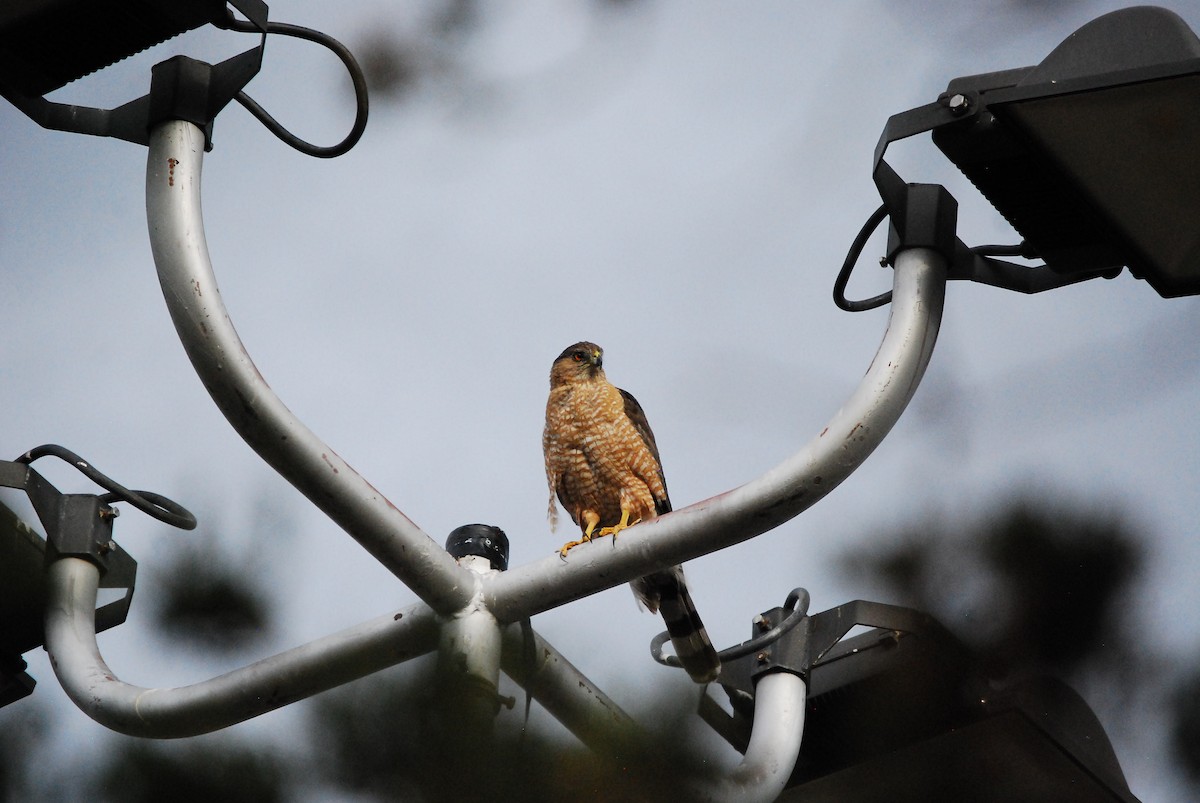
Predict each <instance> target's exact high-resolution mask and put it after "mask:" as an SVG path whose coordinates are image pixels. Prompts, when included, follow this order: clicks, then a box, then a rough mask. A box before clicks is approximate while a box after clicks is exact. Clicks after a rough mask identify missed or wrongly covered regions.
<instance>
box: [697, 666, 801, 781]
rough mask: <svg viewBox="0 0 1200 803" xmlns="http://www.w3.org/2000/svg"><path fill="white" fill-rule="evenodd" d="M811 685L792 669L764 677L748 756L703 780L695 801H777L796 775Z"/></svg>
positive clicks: (757, 695)
mask: <svg viewBox="0 0 1200 803" xmlns="http://www.w3.org/2000/svg"><path fill="white" fill-rule="evenodd" d="M807 701H808V687H807V685H806V684H805V682H804V679H803V678H802V677H800V676H799V675H796V674H792V673H791V672H772V673H771V674H769V675H764V676H763V677H762V678H761V679H760V680H759V681H758V684H757V685H756V686H755V687H754V725H753V729H752V730H751V731H750V744H749V746H748V747H747V748H746V755H745V756H744V757H743V758H742V762H741V763H740V764H738V765H737V766H736V767H734V768H733V770H732V771H731V772H730V773H729V774H728V775H726V776H724V777H722V778H718V779H716V780H714V781H709V782H707V783H702V784H701V785H699V787H700V788H698V789H696V790H694V792H693V794H692V795H690V796H689V799H695V800H703V801H726V800H736V801H738V803H744V802H745V803H754V801H762V802H763V803H768V801H772V800H775V799H776V798H778V797H779V795H780V793H781V792H783V787H784V785H785V784H787V782H788V778H790V777H791V776H792V770H793V769H795V767H796V759H797V758H799V756H800V741H801V739H802V738H803V736H804V711H805V706H806V705H807Z"/></svg>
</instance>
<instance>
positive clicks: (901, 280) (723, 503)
mask: <svg viewBox="0 0 1200 803" xmlns="http://www.w3.org/2000/svg"><path fill="white" fill-rule="evenodd" d="M895 264H896V267H895V276H894V279H893V290H892V307H891V319H890V320H889V322H888V328H887V332H886V333H885V334H884V338H883V342H882V343H881V344H880V346H879V351H878V353H877V354H876V355H875V359H874V360H873V361H872V363H871V367H870V368H869V369H868V370H867V373H866V376H864V377H863V379H862V382H861V383H860V384H859V386H858V388H857V390H855V392H854V394H853V395H852V396H851V397H850V399H849V400H848V401H847V402H846V404H845V405H844V406H843V407H842V409H841V410H839V411H838V413H837V414H836V415H835V416H834V417H833V419H832V420H831V421H830V422H829V424H828V425H827V426H826V427H825V429H823V430H822V431H821V433H820V434H819V435H818V436H817V437H815V438H813V439H812V440H811V441H809V443H808V444H807V445H806V446H805V447H804V448H802V449H801V450H800V451H799V452H797V453H796V454H795V455H793V456H792V457H790V458H789V459H787V460H785V461H784V462H783V463H780V464H779V465H778V466H776V467H775V468H773V469H771V470H770V471H768V472H766V473H765V474H763V475H762V476H761V477H759V478H758V479H755V480H752V481H751V482H748V483H746V484H745V485H743V486H741V487H739V488H735V489H733V490H732V491H727V492H726V493H723V494H720V495H718V496H714V497H712V498H710V499H706V500H704V501H703V502H697V503H696V504H694V505H691V506H689V507H686V508H682V509H679V510H676V511H674V512H673V513H668V514H666V515H664V516H660V517H658V518H656V519H652V520H650V521H647V522H644V523H642V524H638V525H636V526H634V527H632V528H630V529H629V530H627V531H625V532H622V533H621V537H620V538H617V539H616V540H615V542H614V541H613V539H609V538H605V539H602V543H597V542H595V541H593V542H592V543H589V544H583V545H581V546H578V547H575V549H573V550H572V551H571V553H570V555H569V556H568V558H567V559H566V560H565V561H564V560H561V559H559V557H558V556H557V554H555V555H552V556H550V557H547V558H545V559H544V560H540V561H537V562H535V563H531V564H526V565H524V566H520V567H517V568H515V569H511V570H509V571H507V572H503V573H500V574H498V575H495V576H490V577H485V578H483V593H484V598H485V600H486V601H487V604H488V607H489V608H490V609H491V610H492V612H493V613H494V614H495V616H496V618H497V619H498V620H500V621H501V622H512V621H515V620H517V619H520V618H521V617H524V616H530V615H533V614H536V613H541V612H542V611H545V610H549V609H551V608H554V607H557V606H559V605H562V604H563V603H566V602H569V601H571V600H574V599H578V598H580V597H583V596H587V595H588V594H593V593H595V592H597V591H602V590H604V589H606V588H610V587H612V586H614V585H618V584H620V583H624V582H627V581H629V580H631V579H633V578H635V577H640V576H642V575H644V574H646V573H648V572H650V571H653V570H655V569H658V568H661V567H663V566H669V565H671V564H675V563H682V562H683V561H686V560H690V559H692V558H696V557H699V556H700V555H705V554H707V553H709V552H714V551H716V550H718V549H723V548H725V547H727V546H731V545H733V544H737V543H740V542H742V541H746V540H748V539H750V538H753V537H754V536H756V535H760V534H761V533H764V532H767V531H768V530H771V529H774V528H775V527H778V526H779V525H780V524H782V523H784V522H785V521H788V520H789V519H791V518H793V517H795V516H797V515H798V514H800V513H801V512H803V511H804V510H806V509H807V508H809V507H811V506H812V505H813V504H815V503H816V502H817V501H818V500H820V499H821V498H822V497H824V496H825V495H826V494H828V493H829V492H830V491H832V490H833V489H834V488H836V487H837V486H838V485H839V484H840V483H841V482H842V480H844V479H846V477H848V476H849V475H850V473H851V472H852V471H854V469H856V468H858V466H859V465H860V464H861V463H862V462H863V461H864V460H866V458H867V456H868V455H870V454H871V452H872V451H874V449H875V447H876V446H878V445H879V443H880V441H882V440H883V438H884V436H885V435H887V433H888V432H889V431H890V430H891V428H892V426H893V425H894V424H895V423H896V420H897V419H898V418H899V417H900V414H901V413H902V412H904V409H905V407H907V406H908V402H909V400H910V399H911V398H912V395H913V393H914V392H915V391H916V389H917V385H918V384H919V383H920V381H921V377H922V376H923V375H924V373H925V367H926V366H927V365H928V363H929V358H930V356H931V355H932V353H933V346H934V342H935V341H936V340H937V332H938V327H939V326H940V324H941V318H942V302H943V300H944V298H945V290H946V265H945V260H944V259H943V258H942V257H941V256H940V255H939V254H938V253H937V252H936V251H933V250H931V249H926V248H914V249H909V250H906V251H902V252H900V253H899V254H898V255H897V257H896V262H895Z"/></svg>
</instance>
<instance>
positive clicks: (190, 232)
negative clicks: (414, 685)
mask: <svg viewBox="0 0 1200 803" xmlns="http://www.w3.org/2000/svg"><path fill="white" fill-rule="evenodd" d="M203 159H204V134H203V132H202V131H201V130H200V129H199V128H198V127H196V126H195V125H192V124H191V123H186V122H182V121H177V120H176V121H169V122H166V123H163V124H162V125H160V126H158V127H157V128H155V129H154V130H153V131H152V132H151V133H150V154H149V157H148V161H147V164H146V216H147V219H148V221H149V226H150V245H151V249H152V251H153V253H154V262H155V265H156V266H157V267H158V278H159V282H160V283H161V284H162V290H163V296H164V297H165V298H166V301H167V307H168V309H169V310H170V312H171V320H172V321H174V323H175V329H176V331H177V332H178V333H179V339H180V341H182V343H183V347H184V349H186V351H187V354H188V358H189V359H191V361H192V365H193V366H194V367H195V369H196V373H197V374H199V376H200V381H201V382H203V383H204V387H205V388H206V389H207V390H208V392H209V394H210V395H211V396H212V398H213V401H215V402H216V403H217V407H219V408H220V409H221V412H222V413H224V414H225V417H226V418H227V419H228V420H229V423H230V424H232V425H233V428H234V429H235V430H237V432H238V434H239V435H241V436H242V438H244V439H245V441H246V443H248V444H249V445H250V447H251V448H252V449H254V451H256V452H258V454H259V455H260V456H261V457H262V458H263V459H264V460H265V461H267V463H268V464H270V466H271V467H272V468H274V469H275V470H276V471H278V472H279V473H280V474H281V475H283V477H284V478H286V479H287V480H288V481H289V482H290V483H292V485H294V486H296V488H297V489H299V490H300V492H301V493H303V494H304V495H305V496H307V497H308V498H309V499H310V500H312V502H313V504H315V505H316V506H317V507H319V508H320V509H321V510H322V511H324V512H325V513H326V514H327V515H328V516H329V517H330V518H331V519H333V520H334V521H335V522H337V524H338V525H340V526H341V527H342V528H343V529H345V530H346V532H348V533H349V534H350V535H351V536H353V537H354V539H355V540H357V541H358V542H359V543H360V544H361V545H362V546H363V548H365V549H366V550H367V551H368V552H370V553H371V554H372V555H373V556H375V558H376V559H378V560H379V561H380V562H381V563H382V564H383V565H384V566H386V567H387V568H388V569H389V570H390V571H391V572H392V573H393V574H394V575H396V576H397V577H399V578H400V579H401V580H402V581H404V583H405V584H406V585H407V586H408V587H409V588H411V589H412V590H413V591H414V592H416V594H417V596H419V597H420V598H421V599H423V600H425V602H427V603H428V604H429V605H430V606H431V607H433V608H434V609H435V610H437V611H439V612H441V613H450V612H452V611H456V610H458V609H460V608H462V607H463V606H464V605H466V604H467V601H468V600H469V599H470V598H471V596H472V594H473V593H474V590H475V583H474V578H473V575H472V574H471V573H470V572H468V571H466V570H464V569H462V568H460V567H459V566H457V565H456V564H455V562H454V559H453V558H452V557H450V556H449V555H448V554H446V551H445V550H444V549H443V548H442V547H441V545H440V544H438V543H437V542H436V541H434V540H433V539H432V538H430V537H429V536H428V535H426V534H425V533H424V532H423V531H422V530H421V529H420V528H419V527H417V526H416V525H415V524H413V522H411V521H410V520H409V519H408V518H406V517H405V516H404V514H403V513H401V512H400V511H399V510H397V509H396V508H395V507H394V506H393V505H392V504H391V502H389V501H388V500H387V499H386V498H384V496H383V494H381V493H379V491H377V490H375V488H373V487H372V486H371V484H370V483H369V482H367V481H366V480H365V479H363V477H362V476H360V475H359V474H358V473H357V472H356V471H355V470H354V469H353V468H351V467H350V466H349V465H348V464H347V463H346V462H345V461H344V460H342V459H341V458H340V457H338V456H337V454H336V453H334V451H333V450H332V449H330V448H329V447H328V446H326V445H325V443H324V442H323V441H321V439H320V438H318V437H317V436H316V435H315V434H313V433H312V432H311V431H310V430H309V429H308V428H307V427H305V426H304V424H302V423H301V422H300V420H299V419H297V418H296V416H295V415H293V414H292V412H291V411H290V410H288V408H287V407H286V406H284V404H283V402H282V401H280V399H279V397H278V396H276V395H275V392H274V391H273V390H271V387H270V386H269V385H268V384H267V382H266V380H265V379H263V377H262V374H260V373H259V372H258V369H257V368H256V367H255V365H254V362H253V361H252V360H251V359H250V355H249V354H248V353H247V352H246V349H245V346H243V345H242V341H241V338H239V337H238V334H237V331H236V330H235V329H234V327H233V322H232V321H231V320H230V318H229V313H228V312H227V311H226V309H225V305H224V303H223V302H222V301H221V294H220V291H219V290H218V289H217V280H216V277H215V276H214V275H213V270H212V263H211V261H210V259H209V255H208V245H207V243H206V241H205V238H204V220H203V218H202V216H201V208H200V170H201V166H202V164H203Z"/></svg>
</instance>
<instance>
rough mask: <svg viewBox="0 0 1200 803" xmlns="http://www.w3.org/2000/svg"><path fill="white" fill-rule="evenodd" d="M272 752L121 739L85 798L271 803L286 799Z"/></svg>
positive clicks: (219, 742)
mask: <svg viewBox="0 0 1200 803" xmlns="http://www.w3.org/2000/svg"><path fill="white" fill-rule="evenodd" d="M284 774H285V767H284V766H283V764H282V762H281V761H280V759H279V758H278V756H276V755H274V754H273V753H272V752H271V751H270V750H267V749H264V748H262V747H258V746H251V745H248V744H245V743H244V742H243V741H242V740H237V739H229V738H220V739H216V740H211V741H208V742H206V743H199V742H193V743H189V744H185V745H182V746H176V745H174V744H171V745H165V744H162V743H157V742H151V741H140V740H134V739H129V740H125V741H124V742H123V744H122V746H121V748H120V749H119V750H117V751H114V752H112V753H111V758H110V759H109V761H108V762H107V764H106V765H104V766H103V767H102V768H101V769H100V770H99V782H98V784H97V786H96V787H95V788H96V789H98V794H96V793H95V792H93V793H91V794H89V795H88V798H89V799H93V800H95V799H97V798H98V799H100V800H104V801H113V803H160V801H164V800H171V801H177V802H178V803H212V801H222V803H242V801H245V803H273V801H280V800H285V799H288V797H287V796H286V795H285V785H284V782H283V779H284Z"/></svg>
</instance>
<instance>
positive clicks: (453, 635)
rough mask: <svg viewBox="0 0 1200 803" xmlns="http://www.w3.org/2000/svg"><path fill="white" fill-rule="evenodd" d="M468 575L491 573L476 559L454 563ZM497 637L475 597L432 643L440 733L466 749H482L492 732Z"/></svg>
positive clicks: (496, 626)
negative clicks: (476, 746) (443, 720)
mask: <svg viewBox="0 0 1200 803" xmlns="http://www.w3.org/2000/svg"><path fill="white" fill-rule="evenodd" d="M458 561H459V563H460V564H461V565H463V566H465V567H466V568H467V569H469V570H470V571H472V572H474V573H477V574H480V575H487V574H491V573H493V572H496V571H497V570H496V569H493V568H491V563H490V561H489V560H488V559H487V558H485V557H480V556H478V555H467V556H465V557H462V558H459V559H458ZM500 652H501V632H500V625H499V624H498V623H497V622H496V617H494V616H492V614H491V612H490V611H489V610H488V609H487V608H485V607H483V603H482V601H481V600H480V598H479V595H478V594H476V595H475V596H474V597H472V598H471V602H470V603H469V604H468V605H467V606H466V607H465V608H463V609H462V610H461V611H458V612H456V613H454V614H452V615H450V616H448V617H446V619H445V621H444V623H443V625H442V632H441V638H440V640H439V642H438V674H439V678H438V683H439V686H440V687H441V689H440V691H441V700H440V703H441V705H440V708H441V709H442V710H441V712H440V713H441V715H442V716H443V717H445V718H446V719H447V720H448V721H447V722H446V723H445V724H446V726H447V727H446V731H447V733H450V734H452V735H453V737H454V738H455V739H458V740H461V741H463V742H465V743H468V744H486V742H487V740H488V738H490V736H491V733H492V726H493V724H494V721H495V718H496V713H497V709H498V707H499V706H498V703H497V701H498V700H499V682H500Z"/></svg>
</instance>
